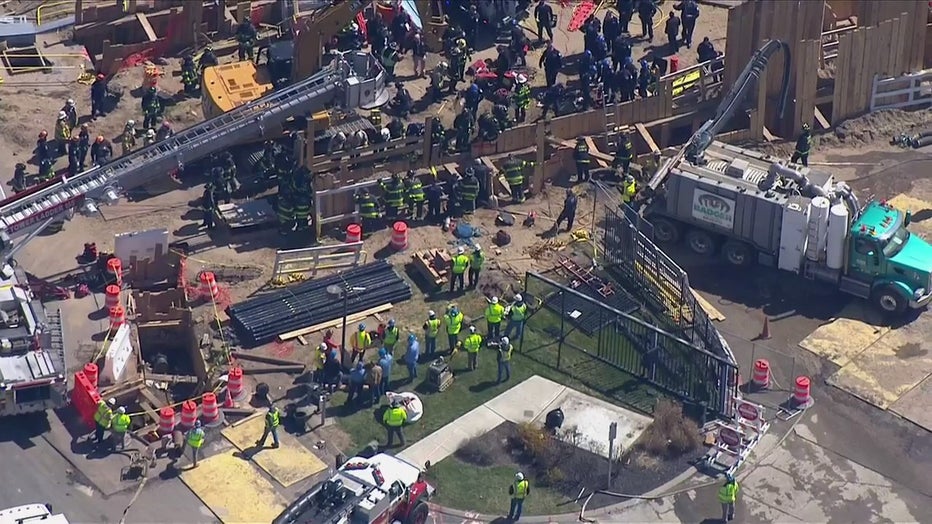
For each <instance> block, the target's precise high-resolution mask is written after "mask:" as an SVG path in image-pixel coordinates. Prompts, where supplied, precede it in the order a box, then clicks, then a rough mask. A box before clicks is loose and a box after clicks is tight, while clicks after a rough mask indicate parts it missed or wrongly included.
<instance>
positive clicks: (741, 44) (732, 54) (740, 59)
mask: <svg viewBox="0 0 932 524" xmlns="http://www.w3.org/2000/svg"><path fill="white" fill-rule="evenodd" d="M758 7H759V3H758V2H745V3H743V4H741V5H738V6H736V7H732V8H731V9H729V10H728V27H727V30H726V41H727V42H728V47H727V48H726V50H725V53H726V59H725V71H724V80H725V85H729V86H730V85H732V84H734V83H735V80H737V79H738V75H739V74H740V73H741V70H742V69H743V68H744V65H745V64H746V63H747V61H748V60H749V59H750V58H751V54H752V53H753V50H752V46H753V45H754V43H756V42H757V36H756V29H755V26H756V25H757V23H758V21H759V18H758V17H757V13H756V10H757V9H758ZM749 20H752V21H754V22H753V23H752V24H748V21H749Z"/></svg>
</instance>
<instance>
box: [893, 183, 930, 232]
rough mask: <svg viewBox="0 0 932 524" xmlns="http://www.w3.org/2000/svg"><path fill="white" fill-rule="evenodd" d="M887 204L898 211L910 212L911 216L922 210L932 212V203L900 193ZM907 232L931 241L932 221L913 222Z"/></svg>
mask: <svg viewBox="0 0 932 524" xmlns="http://www.w3.org/2000/svg"><path fill="white" fill-rule="evenodd" d="M888 202H889V203H890V204H893V207H895V208H897V209H899V210H900V211H912V212H913V214H915V213H916V212H917V211H922V210H924V209H925V210H932V203H929V202H926V201H925V200H920V199H918V198H913V197H911V196H909V195H904V194H902V193H900V194H899V195H896V196H895V197H893V198H891V199H890V200H888ZM909 230H910V231H911V232H913V233H915V234H917V235H919V236H921V237H922V238H924V239H926V240H932V220H923V221H921V222H913V223H912V224H910V225H909Z"/></svg>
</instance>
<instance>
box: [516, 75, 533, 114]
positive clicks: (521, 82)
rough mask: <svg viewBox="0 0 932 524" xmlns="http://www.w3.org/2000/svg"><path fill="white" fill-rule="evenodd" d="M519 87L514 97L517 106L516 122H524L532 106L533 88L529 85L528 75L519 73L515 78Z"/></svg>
mask: <svg viewBox="0 0 932 524" xmlns="http://www.w3.org/2000/svg"><path fill="white" fill-rule="evenodd" d="M515 80H516V81H517V87H515V93H514V95H513V99H514V104H515V121H516V122H524V120H525V119H526V118H527V108H528V106H530V105H531V86H530V85H529V84H528V78H527V75H525V74H524V73H518V76H517V77H516V78H515Z"/></svg>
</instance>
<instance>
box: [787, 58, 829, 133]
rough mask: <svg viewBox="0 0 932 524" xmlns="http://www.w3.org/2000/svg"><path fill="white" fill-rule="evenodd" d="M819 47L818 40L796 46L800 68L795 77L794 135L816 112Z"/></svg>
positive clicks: (810, 120) (809, 121)
mask: <svg viewBox="0 0 932 524" xmlns="http://www.w3.org/2000/svg"><path fill="white" fill-rule="evenodd" d="M820 47H821V43H820V42H819V41H818V40H805V41H803V42H800V43H799V45H798V46H797V49H798V50H799V53H800V54H799V55H798V57H799V59H798V61H799V62H800V63H801V67H800V68H799V69H798V70H797V76H796V106H797V107H796V109H797V116H796V121H795V122H794V124H793V134H794V135H795V134H797V133H799V132H800V131H801V130H802V125H803V124H809V123H811V122H812V119H813V115H814V114H815V111H816V108H815V94H816V88H817V87H818V85H817V84H818V73H819V50H820ZM826 128H827V126H826Z"/></svg>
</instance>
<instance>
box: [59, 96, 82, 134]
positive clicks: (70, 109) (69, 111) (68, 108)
mask: <svg viewBox="0 0 932 524" xmlns="http://www.w3.org/2000/svg"><path fill="white" fill-rule="evenodd" d="M61 110H62V112H63V113H65V115H66V116H67V118H68V127H70V128H71V129H74V128H76V127H78V109H77V107H75V105H74V99H73V98H69V99H68V100H66V101H65V105H63V106H62V108H61Z"/></svg>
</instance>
